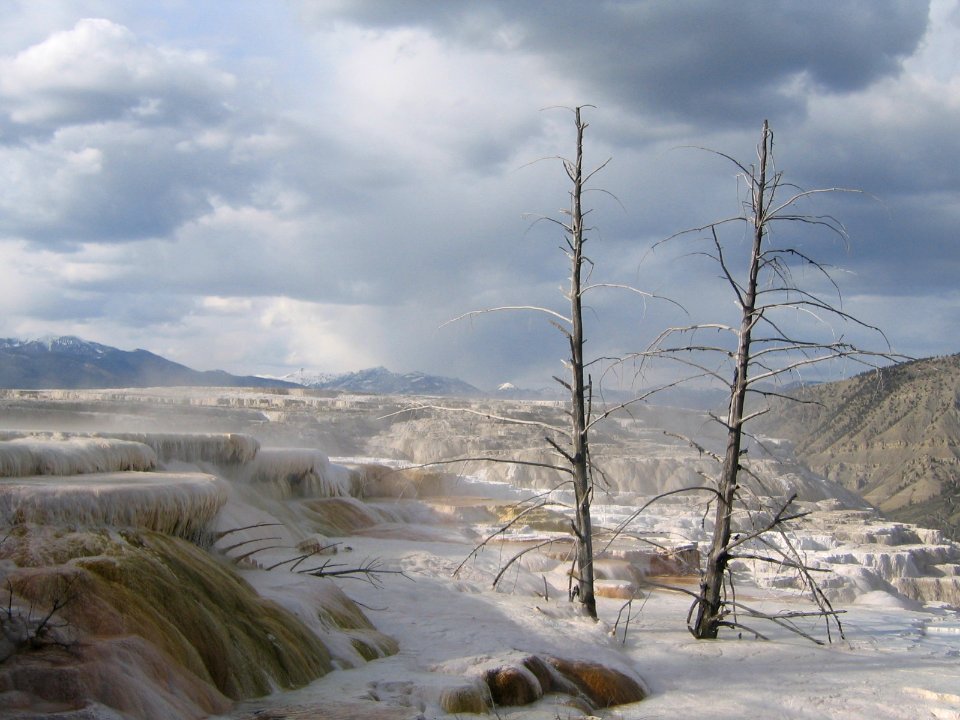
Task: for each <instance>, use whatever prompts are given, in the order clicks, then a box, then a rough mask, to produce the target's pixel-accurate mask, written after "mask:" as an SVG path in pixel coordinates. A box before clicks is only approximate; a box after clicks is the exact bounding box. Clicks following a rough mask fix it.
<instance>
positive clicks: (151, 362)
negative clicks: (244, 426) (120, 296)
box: [0, 336, 296, 390]
mask: <svg viewBox="0 0 960 720" xmlns="http://www.w3.org/2000/svg"><path fill="white" fill-rule="evenodd" d="M172 385H180V386H191V387H197V386H214V387H296V385H295V384H294V383H291V382H286V381H283V380H276V379H272V378H262V377H254V376H237V375H231V374H230V373H227V372H224V371H223V370H207V371H198V370H192V369H190V368H188V367H187V366H186V365H181V364H179V363H175V362H173V361H171V360H167V359H166V358H163V357H160V356H159V355H154V354H153V353H152V352H148V351H146V350H132V351H127V350H118V349H117V348H114V347H110V346H108V345H101V344H99V343H95V342H88V341H86V340H81V339H80V338H78V337H73V336H65V337H55V338H44V339H41V340H14V339H10V338H5V339H0V387H4V388H20V389H24V390H36V389H42V388H67V389H77V388H119V387H159V386H172Z"/></svg>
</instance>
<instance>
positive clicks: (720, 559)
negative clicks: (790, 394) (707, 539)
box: [693, 121, 770, 639]
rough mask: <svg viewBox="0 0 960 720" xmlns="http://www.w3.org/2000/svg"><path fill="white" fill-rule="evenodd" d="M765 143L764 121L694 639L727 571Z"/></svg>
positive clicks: (759, 253) (711, 612) (713, 610)
mask: <svg viewBox="0 0 960 720" xmlns="http://www.w3.org/2000/svg"><path fill="white" fill-rule="evenodd" d="M769 143H770V128H769V126H768V124H767V122H766V121H764V123H763V132H762V137H761V142H760V167H759V177H758V178H757V180H756V182H755V183H754V186H753V192H752V198H751V202H752V208H751V209H752V211H753V218H752V220H753V247H752V249H751V253H750V267H749V272H748V280H747V284H746V286H745V288H744V293H743V295H742V298H743V300H742V307H741V313H740V331H739V333H738V341H737V355H736V360H735V367H734V375H733V381H732V382H731V383H730V408H729V411H728V413H727V423H726V428H727V448H726V453H725V454H724V458H723V466H722V468H721V471H720V482H719V486H718V488H717V489H718V495H717V508H716V513H715V516H714V527H713V539H712V541H711V543H710V551H709V553H708V554H707V564H706V568H705V570H704V576H703V580H702V581H701V585H700V603H699V606H698V609H697V620H696V624H695V625H694V627H693V634H694V635H695V636H696V637H698V638H709V639H713V638H716V637H717V631H718V630H719V629H720V623H721V620H722V611H721V608H722V605H721V599H722V595H723V578H724V574H725V573H726V570H727V562H728V556H727V552H728V544H729V542H730V532H731V530H730V521H731V515H732V513H733V502H734V494H735V493H736V490H737V477H738V475H739V472H740V446H741V442H742V439H743V418H744V403H745V401H746V397H747V386H748V382H747V372H748V370H749V367H750V357H751V355H750V341H751V337H752V333H753V328H754V327H755V326H756V324H757V320H759V318H760V314H761V313H762V310H761V311H759V312H758V310H757V278H758V276H759V274H760V264H761V260H762V258H763V239H764V234H765V232H766V221H765V217H764V215H765V212H766V207H765V200H766V195H765V193H766V190H767V154H768V150H769Z"/></svg>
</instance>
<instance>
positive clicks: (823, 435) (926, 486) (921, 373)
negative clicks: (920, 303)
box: [762, 355, 960, 538]
mask: <svg viewBox="0 0 960 720" xmlns="http://www.w3.org/2000/svg"><path fill="white" fill-rule="evenodd" d="M796 395H797V398H798V399H799V400H801V401H802V402H800V403H791V402H784V403H781V404H780V405H778V407H777V408H776V412H774V413H771V414H770V415H769V416H768V417H766V418H764V419H763V420H762V423H763V429H764V431H765V432H767V433H769V434H772V435H776V436H780V437H784V438H789V439H790V440H791V441H793V443H794V451H795V453H796V456H797V458H798V459H799V460H800V461H801V462H802V463H803V464H804V465H806V466H807V467H808V468H810V469H811V470H812V471H813V472H815V473H818V474H820V475H823V476H824V477H827V478H829V479H831V480H833V481H835V482H836V483H838V484H840V485H843V486H844V487H846V488H847V489H849V490H852V491H854V492H856V493H859V494H860V495H862V496H863V497H864V498H865V499H866V500H868V501H869V502H870V503H871V504H873V505H874V506H876V507H878V508H879V509H880V510H881V511H883V512H884V513H885V514H886V515H887V516H888V517H891V518H895V519H899V520H903V521H906V522H914V523H918V524H921V525H924V526H927V527H934V528H939V529H941V530H944V531H945V532H947V533H948V534H950V535H951V536H953V537H955V538H956V537H960V410H958V402H960V355H950V356H947V357H940V358H928V359H923V360H916V361H913V362H907V363H902V364H898V365H893V366H890V367H886V368H883V369H882V370H878V371H872V372H866V373H863V374H861V375H859V376H857V377H854V378H851V379H849V380H845V381H842V382H836V383H829V384H825V385H818V386H813V387H807V388H804V389H802V390H800V391H798V393H797V394H796Z"/></svg>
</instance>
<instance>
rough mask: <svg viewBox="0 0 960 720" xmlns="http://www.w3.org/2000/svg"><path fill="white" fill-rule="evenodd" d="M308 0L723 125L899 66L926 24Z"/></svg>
mask: <svg viewBox="0 0 960 720" xmlns="http://www.w3.org/2000/svg"><path fill="white" fill-rule="evenodd" d="M304 6H305V9H306V13H307V14H308V16H309V17H312V18H313V19H314V21H315V22H318V23H320V22H330V21H332V20H345V21H350V22H354V23H358V24H361V25H364V26H368V27H374V28H384V29H385V28H395V27H403V26H415V27H423V28H426V29H428V30H430V31H431V32H434V33H436V34H437V35H438V36H439V37H441V38H446V39H448V40H449V41H451V42H457V43H463V44H467V45H471V46H475V47H482V48H486V49H493V50H499V51H502V52H513V53H534V54H538V55H542V56H546V57H549V58H550V61H551V63H552V64H553V65H555V66H556V68H558V71H559V72H560V73H561V74H563V75H564V76H566V77H568V78H569V79H570V81H571V82H573V83H576V84H577V85H578V86H579V90H580V96H581V97H589V98H592V99H594V98H595V100H594V101H595V102H604V101H606V102H608V103H609V102H615V103H617V104H622V105H624V106H626V107H628V108H630V109H631V110H632V111H634V112H640V113H643V114H656V115H662V114H663V113H666V114H667V116H668V117H672V118H673V119H675V120H679V121H682V122H686V123H690V122H695V123H698V124H700V123H711V124H714V125H715V124H717V123H720V124H731V123H741V122H744V121H751V122H752V121H756V118H757V116H758V114H760V113H768V114H770V113H775V114H778V115H780V116H785V115H786V114H787V113H801V114H802V113H803V112H804V110H805V99H804V94H803V92H802V91H803V90H804V89H805V87H809V86H812V87H815V88H817V89H818V90H820V91H826V92H849V91H851V90H855V89H858V88H863V87H865V86H867V85H869V84H870V83H872V82H874V81H876V80H877V79H878V78H881V77H883V76H885V75H890V74H895V73H896V72H897V71H898V70H899V63H900V61H901V60H902V59H903V58H904V57H906V56H908V55H910V54H911V53H912V52H913V51H914V50H915V49H916V48H917V44H918V42H919V41H920V39H921V37H922V36H923V33H924V30H925V28H926V24H927V12H926V4H925V3H922V2H912V1H910V0H887V1H877V2H870V3H864V2H855V1H854V0H846V1H841V2H822V1H818V2H804V3H798V2H794V1H792V0H780V1H778V2H768V1H765V0H753V1H751V2H737V3H718V2H709V1H708V0H699V1H695V2H691V1H677V2H646V1H644V0H641V1H638V2H628V1H624V2H597V3H583V2H577V1H576V0H551V1H549V2H545V1H541V2H524V3H516V2H509V1H507V0H503V1H499V2H487V3H482V4H477V3H458V4H442V5H439V6H438V5H437V3H432V2H409V3H407V2H405V3H382V2H376V0H356V1H353V2H351V1H349V0H344V1H343V2H337V3H329V4H327V3H309V2H308V3H304ZM797 84H799V87H797V86H796V85H797Z"/></svg>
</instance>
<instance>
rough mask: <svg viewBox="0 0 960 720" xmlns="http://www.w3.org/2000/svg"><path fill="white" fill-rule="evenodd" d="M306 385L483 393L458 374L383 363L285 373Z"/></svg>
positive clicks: (376, 390)
mask: <svg viewBox="0 0 960 720" xmlns="http://www.w3.org/2000/svg"><path fill="white" fill-rule="evenodd" d="M285 379H290V380H294V379H297V382H298V383H299V384H301V385H303V386H305V387H311V388H316V389H318V390H340V391H342V392H360V393H371V394H374V395H440V396H462V397H481V396H483V395H484V393H483V392H482V391H480V390H478V389H477V388H475V387H474V386H473V385H471V384H470V383H467V382H464V381H463V380H458V379H457V378H448V377H441V376H439V375H427V374H425V373H422V372H409V373H395V372H391V371H389V370H387V369H386V368H385V367H375V368H367V369H366V370H358V371H357V372H349V373H343V374H340V375H313V376H311V375H305V374H304V373H303V372H299V373H293V374H292V375H287V376H286V378H285Z"/></svg>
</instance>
